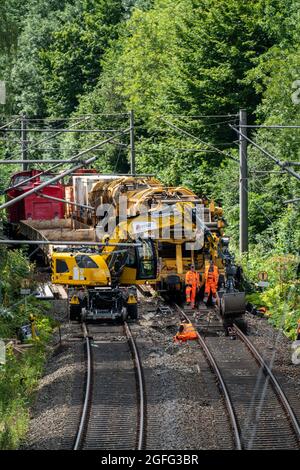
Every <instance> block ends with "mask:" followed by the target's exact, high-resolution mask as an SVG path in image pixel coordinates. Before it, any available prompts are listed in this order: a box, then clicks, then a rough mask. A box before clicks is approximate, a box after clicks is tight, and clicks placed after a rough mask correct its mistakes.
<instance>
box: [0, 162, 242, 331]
mask: <svg viewBox="0 0 300 470" xmlns="http://www.w3.org/2000/svg"><path fill="white" fill-rule="evenodd" d="M47 178H48V180H49V179H50V178H51V175H50V174H45V173H43V172H39V171H38V170H28V171H22V172H19V173H17V174H14V175H13V176H12V178H11V183H10V187H9V188H8V190H7V199H8V200H10V199H13V198H15V197H16V196H17V195H18V194H22V193H24V192H27V191H29V190H30V189H33V188H37V187H38V185H39V184H40V183H41V182H43V181H47ZM199 208H200V211H199ZM7 218H8V223H9V227H10V233H11V234H12V236H13V237H16V236H17V237H18V238H20V236H22V237H24V238H30V239H33V240H37V241H38V240H41V239H44V240H49V241H51V240H53V241H54V240H59V241H64V240H68V241H76V242H78V241H79V242H80V241H82V242H87V241H89V242H93V241H95V247H94V249H91V248H89V249H87V248H81V249H78V248H76V249H72V248H71V249H69V248H61V247H55V246H54V245H52V244H50V245H45V246H44V247H43V256H44V258H45V261H47V260H49V262H51V266H52V282H53V283H57V284H63V285H65V286H72V289H73V291H72V292H73V294H74V295H73V296H72V298H71V302H73V303H71V306H72V305H73V307H72V308H71V310H72V311H73V312H76V316H78V315H79V316H80V314H81V315H83V316H87V315H88V314H89V313H90V315H91V317H92V318H93V319H95V318H97V315H98V316H99V317H101V314H103V315H102V316H103V317H105V316H106V315H107V312H110V313H109V315H110V314H111V312H112V307H109V308H108V309H101V308H100V307H101V305H104V304H105V305H106V304H107V305H110V306H111V305H114V314H115V315H117V314H120V311H122V316H123V317H124V315H126V311H127V313H128V312H130V313H131V315H132V317H134V318H136V316H137V313H136V306H134V305H135V304H136V293H135V290H134V288H135V287H136V286H137V285H138V284H145V283H147V284H149V285H151V286H152V287H153V288H154V289H156V290H157V291H159V292H160V293H161V294H163V295H165V296H166V297H168V298H174V297H175V298H176V300H177V301H178V300H179V301H180V299H181V298H182V297H183V292H184V289H185V284H184V279H185V273H186V272H187V270H188V269H189V265H190V264H191V263H192V264H194V265H195V267H196V270H197V271H198V272H199V273H200V278H201V287H202V290H203V288H204V283H205V279H204V273H205V270H206V267H207V265H208V264H209V262H210V260H213V261H214V263H215V264H216V265H217V266H218V269H219V273H220V276H219V279H220V280H219V289H218V306H219V309H220V313H221V315H222V317H223V319H224V323H226V324H229V325H230V324H231V323H232V322H233V321H239V324H240V326H242V327H244V325H243V320H242V317H243V314H244V312H245V294H244V292H239V291H238V290H237V288H236V266H235V264H234V260H233V257H232V255H231V254H230V252H229V249H228V243H229V239H228V238H227V237H226V236H225V234H224V228H225V225H226V223H225V220H224V217H223V210H222V208H221V207H219V206H216V205H215V203H214V202H213V201H211V202H210V203H208V201H207V200H206V199H205V198H201V197H200V198H199V197H198V196H197V195H196V194H195V193H194V192H193V191H191V190H190V189H187V188H183V187H167V186H165V185H163V184H162V183H161V182H160V181H159V180H157V179H156V178H154V177H152V176H118V175H102V174H98V173H97V172H96V170H78V171H77V172H76V173H75V174H73V175H72V177H71V179H68V180H67V181H61V182H56V183H55V184H49V186H45V187H44V188H42V189H41V190H37V192H36V193H34V194H31V195H30V196H28V197H25V198H24V199H23V200H21V201H19V202H16V203H15V204H14V205H12V206H10V207H9V208H8V210H7ZM97 242H98V243H99V242H102V243H106V246H105V247H102V248H99V247H97ZM122 244H124V247H125V245H126V248H124V249H122V248H121V249H120V245H122ZM83 286H84V289H85V291H88V297H87V300H86V302H85V304H84V305H85V306H84V307H82V305H83V304H82V303H80V302H79V301H78V298H79V297H78V296H77V290H81V289H82V288H83ZM76 289H77V290H76ZM109 292H110V294H108V293H109ZM112 292H114V294H112ZM96 299H98V300H97V301H96ZM120 299H121V300H120ZM78 305H80V312H81V313H80V312H79V307H78ZM92 305H94V309H92V307H91V306H92ZM95 306H97V308H96V307H95ZM81 310H82V311H83V313H82V311H81ZM91 311H93V313H92V314H91ZM78 312H79V313H78ZM74 315H75V314H74Z"/></svg>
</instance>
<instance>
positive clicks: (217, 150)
mask: <svg viewBox="0 0 300 470" xmlns="http://www.w3.org/2000/svg"><path fill="white" fill-rule="evenodd" d="M161 120H162V121H163V122H165V123H166V124H167V125H168V126H170V127H172V128H173V129H175V130H176V131H177V132H179V133H182V134H185V135H187V136H188V137H191V138H192V139H194V140H197V141H198V142H201V143H202V144H203V145H206V146H207V147H210V148H212V149H214V150H215V151H216V152H217V153H219V154H221V155H222V156H226V157H228V158H230V159H231V160H233V161H235V162H236V163H238V164H239V161H238V160H237V159H236V158H234V157H233V156H232V155H229V154H228V153H227V152H224V150H220V149H218V148H217V147H215V146H214V145H212V144H210V143H208V142H205V141H203V140H201V139H199V137H196V136H195V135H193V134H190V133H189V132H187V131H185V130H184V129H181V128H180V127H178V126H175V124H172V123H171V122H169V121H167V120H166V119H164V118H161Z"/></svg>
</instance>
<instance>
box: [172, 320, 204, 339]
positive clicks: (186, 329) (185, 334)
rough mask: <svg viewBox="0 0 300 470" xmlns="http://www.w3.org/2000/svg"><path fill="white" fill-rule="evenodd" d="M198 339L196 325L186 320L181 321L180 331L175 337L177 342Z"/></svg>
mask: <svg viewBox="0 0 300 470" xmlns="http://www.w3.org/2000/svg"><path fill="white" fill-rule="evenodd" d="M197 339H198V334H197V331H196V330H195V327H194V326H193V325H192V323H185V322H182V323H180V326H179V331H178V333H176V335H175V336H174V338H173V340H174V341H175V343H178V342H185V341H192V340H197Z"/></svg>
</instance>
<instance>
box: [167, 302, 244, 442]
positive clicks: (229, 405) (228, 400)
mask: <svg viewBox="0 0 300 470" xmlns="http://www.w3.org/2000/svg"><path fill="white" fill-rule="evenodd" d="M176 307H177V309H178V310H179V312H180V313H181V315H182V316H183V317H184V318H185V320H186V321H187V322H188V323H191V321H190V319H189V317H188V316H187V315H186V313H185V312H184V311H183V310H182V309H181V308H180V307H179V305H177V304H176ZM197 336H198V342H199V344H200V346H201V347H202V349H203V351H204V354H205V356H206V358H207V360H208V362H209V364H210V366H211V367H212V369H213V371H214V373H215V375H216V376H217V378H218V381H219V384H220V386H221V389H222V392H223V394H224V398H225V403H226V408H227V411H228V414H229V418H230V421H231V425H232V428H233V433H234V440H235V445H236V449H237V450H242V442H241V432H240V428H239V425H238V422H237V418H236V415H235V412H234V408H233V404H232V401H231V398H230V395H229V392H228V389H227V386H226V384H225V382H224V379H223V376H222V374H221V371H220V369H219V367H218V365H217V363H216V361H215V358H214V357H213V355H212V353H211V352H210V350H209V348H208V346H207V344H206V343H205V341H204V339H203V338H202V337H201V335H200V334H199V332H198V331H197Z"/></svg>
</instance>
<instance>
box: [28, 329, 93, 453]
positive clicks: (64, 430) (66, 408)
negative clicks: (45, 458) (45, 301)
mask: <svg viewBox="0 0 300 470" xmlns="http://www.w3.org/2000/svg"><path fill="white" fill-rule="evenodd" d="M61 331H62V345H61V346H56V347H55V346H54V345H55V343H57V341H58V335H57V333H56V334H55V335H54V338H53V342H52V351H53V352H52V354H51V356H50V357H49V359H48V361H47V364H46V368H45V372H44V376H43V378H42V379H41V380H40V382H39V386H38V389H37V394H36V399H35V403H34V405H33V407H32V410H31V420H30V428H29V431H28V434H27V436H26V439H25V441H24V443H23V444H22V446H21V449H25V450H29V449H44V450H56V449H71V448H72V444H73V441H74V436H75V432H76V429H77V426H78V422H79V416H80V409H81V404H82V395H83V386H84V378H85V364H84V351H83V346H82V340H81V339H80V338H79V336H80V327H78V326H77V325H76V326H75V325H71V324H69V323H66V324H64V325H63V326H62V329H61ZM77 335H78V338H76V336H77ZM53 348H54V349H53Z"/></svg>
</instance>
